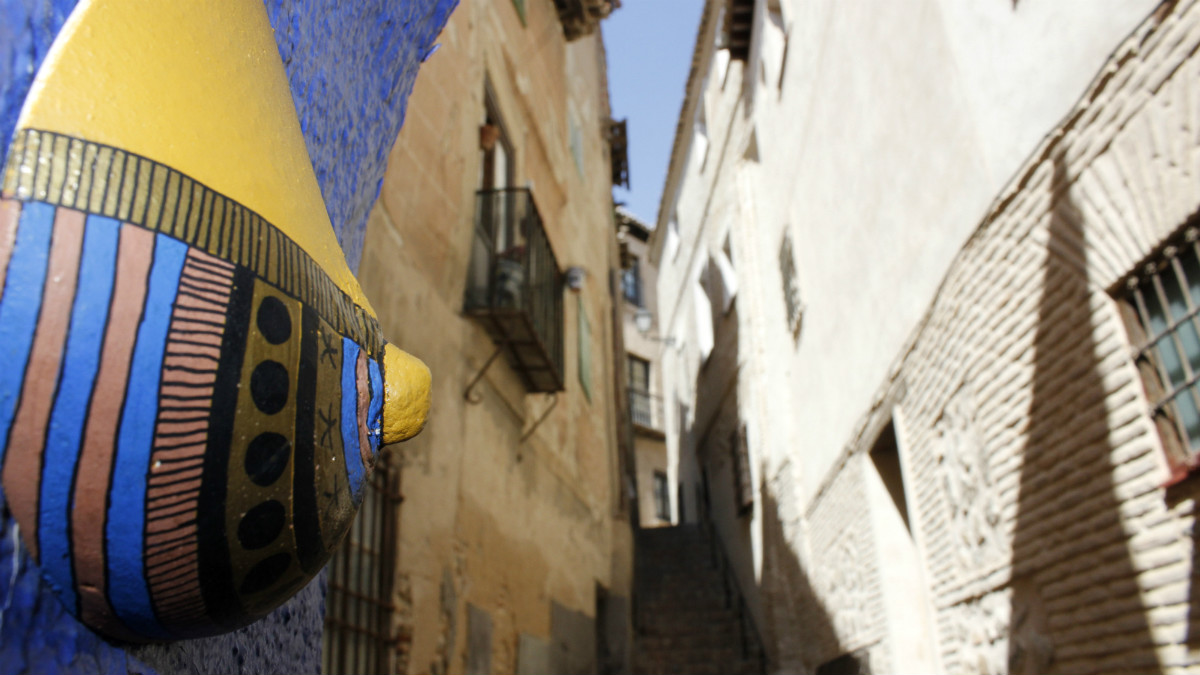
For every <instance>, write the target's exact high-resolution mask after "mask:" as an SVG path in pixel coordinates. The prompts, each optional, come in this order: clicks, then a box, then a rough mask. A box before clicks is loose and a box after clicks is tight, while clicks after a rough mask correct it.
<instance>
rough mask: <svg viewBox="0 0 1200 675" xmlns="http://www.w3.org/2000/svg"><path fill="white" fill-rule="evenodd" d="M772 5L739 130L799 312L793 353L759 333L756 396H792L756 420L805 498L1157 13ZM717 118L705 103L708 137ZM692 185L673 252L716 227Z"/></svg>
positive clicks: (689, 182)
mask: <svg viewBox="0 0 1200 675" xmlns="http://www.w3.org/2000/svg"><path fill="white" fill-rule="evenodd" d="M782 4H783V9H784V17H785V19H784V20H785V25H786V26H787V27H788V30H789V31H790V38H789V49H788V62H787V65H786V70H785V75H784V81H783V87H782V89H777V88H776V86H775V82H774V78H770V79H769V80H768V82H766V83H762V82H761V81H760V82H759V83H758V84H757V85H756V90H755V101H754V109H753V113H752V116H751V118H750V119H749V120H745V121H743V120H742V119H740V118H741V113H740V112H739V113H738V114H737V118H739V119H736V120H735V121H736V122H738V123H739V124H742V123H746V122H748V123H752V124H753V128H754V130H755V133H756V135H757V139H758V147H759V152H760V161H761V167H759V168H758V169H757V170H755V169H751V171H753V172H754V176H753V178H752V180H750V181H748V183H749V185H750V190H751V191H752V193H753V195H752V199H753V203H754V207H755V210H756V224H757V232H755V233H753V234H752V235H751V236H750V237H748V240H749V241H752V242H753V243H754V245H756V246H757V247H758V248H759V250H758V252H757V253H758V255H757V260H759V261H761V263H763V264H761V265H758V266H757V267H756V269H755V271H756V273H759V274H761V275H763V277H764V280H763V281H764V283H763V285H762V287H763V289H764V290H766V287H769V286H771V285H772V284H775V285H778V283H779V281H778V264H777V262H776V261H777V256H778V247H779V242H780V240H781V237H782V234H781V232H782V230H781V228H782V227H784V226H789V227H791V228H792V236H793V241H794V243H795V245H796V251H797V257H798V268H799V274H800V279H801V289H802V292H803V293H804V300H805V302H806V304H807V307H808V311H807V313H806V316H805V322H804V331H803V334H802V335H801V337H800V340H799V346H798V348H797V347H795V346H794V345H793V344H792V339H791V336H790V334H788V333H787V331H786V330H783V329H782V328H783V327H782V325H781V324H778V323H775V322H768V325H765V326H763V327H762V328H763V331H764V332H763V333H762V334H760V335H757V336H756V338H758V339H760V340H762V347H761V349H760V353H761V354H763V358H767V359H769V360H771V361H772V362H773V363H774V365H775V367H773V368H771V369H769V372H770V373H773V376H771V377H769V380H768V382H764V385H766V386H768V387H769V388H770V390H771V391H772V392H779V393H781V394H782V393H783V392H790V393H791V398H790V400H789V399H788V397H784V396H775V395H772V396H771V397H770V400H771V401H773V402H774V403H775V404H776V406H775V407H776V408H783V409H781V410H776V411H771V412H769V413H768V414H767V418H768V419H780V417H779V415H781V414H785V412H786V414H787V415H788V416H789V417H790V418H791V419H792V420H793V422H794V423H793V424H792V426H793V428H794V429H795V435H794V436H793V437H792V442H790V443H787V444H786V445H784V446H776V447H790V448H791V449H792V452H801V449H802V453H803V462H802V465H803V471H802V473H803V479H802V480H803V485H804V495H805V500H807V499H808V498H809V497H811V495H812V493H813V491H814V490H815V489H816V487H817V486H818V485H819V483H820V481H821V480H822V479H823V478H824V477H825V475H826V474H827V472H828V470H829V468H830V466H831V464H832V462H833V460H834V458H836V456H837V455H838V453H839V452H840V451H841V450H842V448H843V447H844V446H845V444H846V443H847V442H848V441H849V440H850V439H849V435H850V433H851V432H852V430H853V429H854V427H855V424H856V421H857V420H858V419H859V418H860V417H861V416H862V415H863V414H864V413H865V412H866V410H867V408H868V407H869V405H870V403H871V397H872V395H873V394H874V392H875V390H876V389H877V388H878V387H879V386H880V384H881V383H882V381H883V379H884V376H885V374H886V371H887V368H888V365H889V364H890V363H891V362H892V361H893V360H895V359H896V358H897V356H898V355H899V354H898V352H899V350H900V349H901V348H902V346H903V345H904V343H905V340H906V339H907V338H908V337H909V335H910V334H911V333H912V331H913V329H914V328H915V326H916V325H917V322H918V321H919V320H920V319H921V317H922V315H923V314H924V312H925V310H926V309H927V307H928V306H929V301H930V299H931V298H932V297H933V294H934V292H935V290H936V288H937V286H938V285H939V283H940V282H941V280H942V278H943V276H944V274H945V272H946V269H947V266H948V265H949V262H950V260H951V258H952V257H953V256H954V254H955V253H957V251H958V250H959V249H960V248H961V246H962V244H963V243H964V242H965V240H966V238H967V237H968V235H969V234H970V233H971V232H972V231H973V230H974V229H975V228H976V227H977V226H978V224H979V220H980V218H981V217H982V215H983V214H984V212H985V210H986V209H987V207H988V205H989V204H990V203H991V201H992V199H993V198H994V196H995V195H996V194H998V193H999V191H1000V189H1001V188H1002V187H1003V185H1004V184H1005V183H1006V182H1007V181H1008V180H1009V179H1010V178H1011V176H1012V174H1013V172H1014V171H1016V169H1017V168H1018V166H1019V165H1020V163H1021V162H1022V161H1024V159H1025V158H1026V157H1027V156H1028V154H1029V153H1030V152H1031V151H1032V150H1033V148H1034V147H1035V145H1036V144H1037V143H1038V142H1039V141H1040V140H1041V138H1042V137H1043V136H1044V135H1045V133H1046V132H1047V131H1048V130H1050V129H1051V128H1053V127H1054V125H1055V124H1056V123H1057V122H1058V121H1059V120H1060V118H1061V117H1062V116H1063V115H1064V114H1066V112H1067V111H1068V110H1069V109H1070V108H1071V107H1072V106H1073V105H1074V104H1075V103H1076V102H1077V100H1078V98H1079V96H1080V95H1081V94H1082V92H1083V91H1084V88H1085V87H1086V86H1087V84H1088V83H1089V82H1090V81H1091V80H1092V78H1093V77H1094V76H1095V75H1096V73H1097V70H1098V69H1099V68H1100V66H1101V65H1102V64H1103V63H1104V60H1105V58H1106V57H1107V56H1108V54H1110V53H1111V52H1112V51H1113V50H1114V49H1115V48H1116V46H1117V45H1118V44H1119V43H1120V42H1121V40H1122V39H1123V38H1124V37H1125V36H1126V35H1127V34H1128V32H1129V31H1131V30H1132V29H1133V27H1134V26H1135V25H1137V24H1138V23H1139V22H1140V21H1141V20H1142V19H1143V18H1144V17H1145V16H1146V14H1148V13H1149V12H1150V11H1151V10H1152V9H1153V7H1154V6H1155V5H1156V4H1157V2H1155V1H1153V0H1133V1H1129V0H1119V1H1118V0H1104V1H1092V2H1083V1H1076V2H1055V3H1048V2H1037V1H1033V0H1021V2H1019V3H1018V5H1017V7H1016V8H1015V9H1014V8H1013V6H1012V3H1011V2H1009V1H1008V0H983V1H979V2H970V3H963V2H957V1H954V0H943V1H938V0H921V1H918V2H909V3H877V2H861V1H859V2H832V1H830V2H814V1H805V2H797V1H793V0H784V2H783V3H782ZM764 65H765V66H766V68H765V70H766V71H767V72H768V73H770V72H772V67H773V66H772V64H764ZM735 67H736V66H735ZM713 89H714V84H713V83H710V84H709V90H710V94H709V97H710V98H711V97H712V96H713V95H714V94H713V93H712V90H713ZM722 113H725V115H728V114H731V113H732V111H730V110H723V109H721V108H719V107H716V108H714V106H710V107H709V111H708V116H707V127H708V129H709V131H710V135H711V134H712V133H713V132H714V131H717V130H719V129H721V128H722V127H724V126H725V125H726V124H728V120H729V118H728V117H725V116H722ZM718 140H719V139H713V142H712V143H711V144H710V145H712V146H713V147H712V148H711V149H710V153H712V152H714V151H716V150H717V147H716V142H717V141H718ZM713 159H714V158H713V157H711V156H710V159H709V164H710V166H708V167H706V169H707V172H709V173H712V172H715V171H716V170H717V169H716V168H715V167H712V166H711V164H712V163H713ZM726 161H729V158H728V157H727V158H726ZM706 178H707V177H706V176H704V175H701V174H699V173H697V172H696V171H695V169H694V168H693V167H691V166H689V170H688V172H687V174H686V176H685V178H684V180H683V186H682V189H681V190H680V203H679V204H678V206H677V211H678V212H679V214H680V226H681V233H682V235H683V236H682V239H683V242H684V245H683V252H682V253H681V254H680V256H681V257H687V256H688V248H689V246H694V245H695V242H696V241H697V232H696V231H697V229H700V228H703V227H709V226H711V225H710V224H711V223H712V222H713V219H712V218H708V219H705V218H704V217H703V215H702V213H701V212H702V210H703V208H704V205H705V202H706V199H705V197H706V193H707V189H706V188H705V187H704V184H705V183H707V180H705V179H706ZM721 189H726V188H725V187H722V188H721ZM668 280H670V279H669V277H668ZM663 291H664V295H665V297H666V298H671V297H679V296H675V295H674V293H675V290H674V289H673V288H672V287H670V286H667V287H664V288H663ZM767 301H768V307H767V309H768V310H770V307H769V305H770V304H771V303H770V298H767ZM780 301H782V298H781V297H780ZM671 302H672V301H671V300H669V299H666V300H664V305H670V304H671ZM782 316H783V314H782V309H780V311H779V312H778V317H779V318H780V319H782ZM772 323H775V325H771V324H772ZM789 355H792V357H791V358H788V356H789ZM785 362H786V363H785Z"/></svg>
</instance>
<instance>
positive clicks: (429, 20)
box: [0, 0, 457, 673]
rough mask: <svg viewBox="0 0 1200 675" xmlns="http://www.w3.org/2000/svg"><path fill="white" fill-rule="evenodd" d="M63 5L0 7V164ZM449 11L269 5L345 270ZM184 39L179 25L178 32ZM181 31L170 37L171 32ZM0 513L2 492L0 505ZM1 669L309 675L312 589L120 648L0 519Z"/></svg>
mask: <svg viewBox="0 0 1200 675" xmlns="http://www.w3.org/2000/svg"><path fill="white" fill-rule="evenodd" d="M75 4H76V2H75V0H0V157H2V156H5V155H6V154H7V150H8V144H9V142H10V138H11V134H12V130H13V128H14V125H15V124H16V120H17V116H18V114H19V113H20V107H21V103H22V101H23V100H24V97H25V94H26V92H27V91H28V89H29V86H30V84H31V83H32V80H33V77H34V75H35V73H36V71H37V68H38V66H39V65H40V64H41V62H42V60H43V59H44V57H45V55H46V53H47V51H48V50H49V48H50V45H51V43H52V42H53V39H54V36H55V35H56V34H57V33H58V30H59V29H60V28H61V26H62V24H63V22H64V21H65V20H66V18H67V16H68V15H69V13H70V11H71V9H72V8H73V7H74V6H75ZM456 4H457V3H456V0H410V1H406V2H384V1H379V2H372V3H367V4H366V5H361V4H360V5H359V6H357V7H356V9H355V11H353V12H348V11H340V10H339V6H338V5H337V4H336V3H328V2H325V3H322V2H316V1H309V0H268V1H267V2H266V3H265V5H266V10H267V12H268V15H269V17H270V20H271V24H272V26H273V27H274V29H275V37H276V41H277V43H278V45H279V50H280V55H281V57H282V58H283V60H284V65H285V67H286V71H287V74H288V78H289V84H290V87H291V90H292V96H293V99H294V101H295V103H296V108H297V114H298V115H299V117H300V120H301V125H302V129H303V131H304V136H305V142H306V144H307V146H308V151H309V155H310V156H311V158H312V162H313V167H314V169H315V170H316V174H317V178H318V181H319V183H320V185H321V191H322V194H323V196H324V198H325V201H326V206H327V208H328V210H329V215H330V218H331V220H332V222H333V225H334V228H335V230H336V231H337V234H338V240H339V242H340V243H341V245H342V247H343V250H344V252H345V253H346V256H347V259H348V261H349V262H350V265H351V267H352V268H354V267H357V264H358V260H359V258H360V255H361V250H362V241H363V233H364V231H365V229H366V220H367V214H368V213H369V211H370V208H371V206H372V204H373V203H374V202H375V199H376V197H377V196H378V194H379V185H380V182H381V180H382V177H383V172H384V169H385V168H386V161H387V154H388V151H389V149H390V148H391V144H392V141H393V140H394V139H395V137H396V133H397V132H398V131H399V128H400V125H401V123H402V121H403V119H404V111H405V105H406V101H407V98H408V94H409V93H410V92H411V90H412V85H413V82H414V80H415V78H416V73H417V69H418V67H419V66H420V64H421V62H423V61H424V60H425V59H426V58H428V57H429V56H430V54H431V52H432V50H433V48H434V46H433V40H434V38H435V37H436V35H437V34H438V32H439V31H440V30H441V27H442V26H443V25H444V24H445V22H446V20H447V18H448V17H449V15H450V13H451V11H452V10H453V9H454V7H455V5H456ZM184 28H185V27H184ZM184 28H181V29H184ZM0 502H2V495H0ZM0 535H2V536H3V542H4V543H3V544H0V547H2V548H0V663H3V664H5V670H6V672H12V673H25V672H29V673H54V672H71V673H77V672H78V673H89V672H96V673H125V672H129V673H143V672H145V673H149V672H161V673H203V672H230V673H233V672H237V673H254V672H282V671H288V672H315V671H317V670H319V669H320V651H321V647H320V645H321V632H322V617H323V614H324V612H323V603H324V594H325V589H324V581H323V577H320V578H318V579H317V580H315V581H314V582H313V583H312V584H310V585H309V586H308V587H307V588H306V589H304V590H303V591H301V593H300V594H299V595H297V597H295V598H293V599H292V600H291V601H290V602H289V603H287V604H286V605H284V606H283V607H281V608H279V609H278V610H276V611H275V612H274V613H272V614H271V615H270V616H268V617H267V618H265V619H264V620H263V621H261V622H259V623H257V624H254V625H252V626H249V627H247V628H245V629H242V630H240V631H237V632H235V633H232V634H230V635H226V636H222V637H216V638H210V639H207V640H195V641H187V642H181V643H175V644H171V645H163V646H149V647H139V648H135V649H131V650H128V651H126V650H125V649H123V648H121V647H119V646H113V645H110V644H108V643H106V642H104V641H102V640H100V639H99V638H97V637H96V636H95V635H94V634H93V633H91V632H90V631H88V630H87V629H86V628H84V627H82V626H81V625H80V624H79V623H78V622H76V621H75V620H74V619H73V618H71V617H70V616H68V615H66V614H64V613H63V612H62V609H61V607H60V605H59V603H58V601H57V600H55V599H54V598H53V596H52V594H51V593H50V591H49V589H48V588H46V587H45V586H44V584H42V582H41V580H40V577H39V576H38V574H37V572H36V569H35V567H34V566H32V564H31V561H30V559H29V557H28V554H27V553H25V552H24V550H23V548H22V547H21V545H20V543H19V540H18V535H17V531H16V527H15V525H14V524H13V521H12V520H11V519H10V518H8V517H7V515H6V514H5V515H3V517H0Z"/></svg>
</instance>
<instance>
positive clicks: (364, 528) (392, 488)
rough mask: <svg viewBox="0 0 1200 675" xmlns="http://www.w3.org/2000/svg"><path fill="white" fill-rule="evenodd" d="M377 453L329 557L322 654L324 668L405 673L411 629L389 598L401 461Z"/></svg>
mask: <svg viewBox="0 0 1200 675" xmlns="http://www.w3.org/2000/svg"><path fill="white" fill-rule="evenodd" d="M389 457H390V453H387V452H381V453H380V454H379V460H378V462H377V463H376V465H375V471H374V472H373V473H372V474H371V477H370V479H369V480H368V482H367V485H366V486H364V489H363V501H362V505H361V506H360V507H359V511H358V517H357V518H355V519H354V523H353V525H351V526H350V532H348V533H347V534H346V537H345V539H343V540H342V544H341V546H340V547H339V548H338V550H337V552H336V553H334V555H333V558H332V559H331V560H330V562H329V577H328V579H329V586H328V592H327V593H326V596H325V634H324V645H323V646H324V649H323V653H322V656H323V659H324V668H323V671H324V672H326V673H393V672H399V673H403V672H406V671H407V664H406V663H403V661H404V660H405V658H406V652H405V649H404V647H405V645H406V643H407V641H409V640H411V634H410V633H408V631H409V630H410V629H408V628H406V627H404V626H396V625H394V624H395V621H394V617H395V609H396V608H395V605H394V604H393V602H392V591H393V583H392V580H393V575H394V574H395V564H396V542H397V541H398V539H399V536H400V533H399V527H400V526H399V523H400V502H401V501H402V500H403V497H401V495H400V466H399V463H398V462H391V461H389Z"/></svg>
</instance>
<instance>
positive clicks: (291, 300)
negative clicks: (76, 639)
mask: <svg viewBox="0 0 1200 675" xmlns="http://www.w3.org/2000/svg"><path fill="white" fill-rule="evenodd" d="M181 25H182V26H188V27H189V30H186V31H181V30H178V29H174V27H177V26H181ZM164 36H170V37H169V39H164ZM214 36H219V39H214ZM0 188H2V193H0V480H2V481H3V487H4V493H5V497H6V499H7V504H8V508H9V509H10V510H11V512H12V514H13V515H14V517H15V518H16V520H17V522H18V524H19V526H20V531H21V534H22V537H23V539H24V542H25V544H26V546H27V548H28V549H29V551H30V552H31V554H32V555H33V556H34V559H35V560H36V561H37V562H38V564H39V565H40V567H41V570H42V573H43V575H44V577H45V579H46V580H47V581H48V583H49V584H50V585H51V586H52V587H53V588H54V589H55V591H56V592H57V594H58V596H59V597H60V599H61V600H62V602H63V604H64V605H66V607H67V608H68V609H69V610H70V611H71V612H72V613H73V614H74V615H76V616H77V617H79V618H80V619H81V620H82V621H83V622H84V623H85V624H87V625H88V626H90V627H92V628H94V629H96V630H98V631H100V632H102V633H104V634H106V635H109V636H111V637H114V638H118V639H124V640H133V641H146V640H166V639H178V638H184V637H196V636H201V635H209V634H214V633H219V632H224V631H227V630H232V629H234V628H237V627H239V626H241V625H245V624H247V623H249V622H251V621H253V620H255V619H257V618H259V617H261V616H263V615H265V614H266V613H267V612H269V611H270V610H271V609H273V608H275V607H276V606H278V605H279V604H281V603H282V602H283V601H285V600H286V599H287V598H289V597H290V596H291V595H292V594H294V593H295V592H296V591H297V590H299V589H300V588H301V587H302V586H303V585H304V584H306V583H307V582H308V581H309V580H310V579H311V578H312V577H313V576H314V575H315V574H316V573H317V572H318V571H319V570H320V569H321V567H322V566H323V565H324V564H325V562H326V560H327V559H328V557H329V556H330V554H331V552H332V551H333V550H334V548H335V547H336V546H337V544H338V542H339V541H340V539H341V538H342V536H343V534H344V533H345V531H346V529H347V528H348V526H349V525H350V523H351V521H352V520H353V518H354V515H355V512H356V508H357V505H358V503H359V501H360V499H361V495H362V490H363V487H364V480H365V478H366V475H367V474H368V473H369V471H370V470H371V466H372V464H373V462H374V458H375V455H376V453H377V452H378V449H379V447H380V445H381V444H387V443H393V442H397V441H400V440H404V439H406V438H408V437H410V436H412V435H415V434H416V433H417V432H419V431H420V429H421V427H422V426H423V424H424V420H425V416H426V414H427V411H428V406H429V381H430V378H429V372H428V370H427V369H426V368H425V366H424V364H422V363H421V362H420V361H418V360H417V359H415V358H413V357H411V356H409V355H407V354H405V353H404V352H402V351H400V350H399V349H397V348H395V347H393V346H392V345H390V344H387V343H385V341H384V340H383V337H382V335H381V330H380V327H379V323H378V321H377V319H376V317H375V315H374V313H373V311H372V309H371V307H370V304H369V303H368V302H367V300H366V298H365V297H364V296H363V294H362V291H361V289H360V288H359V286H358V283H357V281H356V280H355V279H354V276H353V275H352V274H351V272H350V270H349V269H348V268H347V266H346V264H345V261H344V259H343V257H342V252H341V249H340V248H339V246H338V243H337V241H336V238H335V237H334V234H333V231H332V229H331V227H330V223H329V219H328V215H327V212H326V209H325V206H324V204H323V202H322V199H321V193H320V191H319V189H318V185H317V182H316V179H315V177H314V174H313V170H312V165H311V164H310V162H309V158H308V156H307V154H306V151H305V145H304V139H303V137H302V134H301V129H300V126H299V123H298V122H297V119H296V112H295V109H294V107H293V104H292V99H291V97H290V95H289V91H288V83H287V80H286V76H285V73H284V69H283V65H282V63H281V62H280V59H279V52H278V51H277V49H276V45H275V43H274V42H273V40H272V36H271V27H270V24H269V23H268V20H267V16H266V13H265V11H264V10H263V6H262V4H261V3H259V2H254V1H252V0H251V1H241V0H219V1H216V2H203V3H201V2H195V3H190V2H188V3H185V2H146V3H133V2H121V1H118V0H95V1H90V2H89V1H84V2H80V4H79V5H78V6H77V7H76V8H75V11H74V12H73V13H72V14H71V16H70V18H69V19H68V20H67V23H66V24H65V25H64V27H63V29H62V31H61V32H60V33H59V35H58V37H57V38H56V39H55V42H54V44H53V47H52V48H51V51H50V53H49V54H48V56H47V57H46V60H45V62H44V63H43V65H42V67H41V69H40V70H39V71H38V76H37V79H36V80H35V82H34V84H33V87H32V89H31V90H30V93H29V96H28V98H27V99H26V101H25V104H24V107H23V109H22V112H21V115H20V118H19V120H18V122H17V129H16V133H15V135H14V136H13V141H12V145H11V149H10V152H9V154H8V157H7V160H6V163H5V166H4V172H3V179H2V184H0Z"/></svg>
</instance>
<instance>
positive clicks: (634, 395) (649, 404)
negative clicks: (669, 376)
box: [629, 387, 663, 431]
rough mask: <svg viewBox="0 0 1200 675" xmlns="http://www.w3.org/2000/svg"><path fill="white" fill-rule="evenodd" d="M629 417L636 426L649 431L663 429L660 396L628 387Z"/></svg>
mask: <svg viewBox="0 0 1200 675" xmlns="http://www.w3.org/2000/svg"><path fill="white" fill-rule="evenodd" d="M629 417H630V418H631V419H632V420H633V424H634V426H636V427H640V428H642V429H648V430H651V431H662V430H663V403H662V397H661V396H654V395H652V394H651V393H650V392H648V391H645V390H642V389H636V388H634V387H630V388H629Z"/></svg>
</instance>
